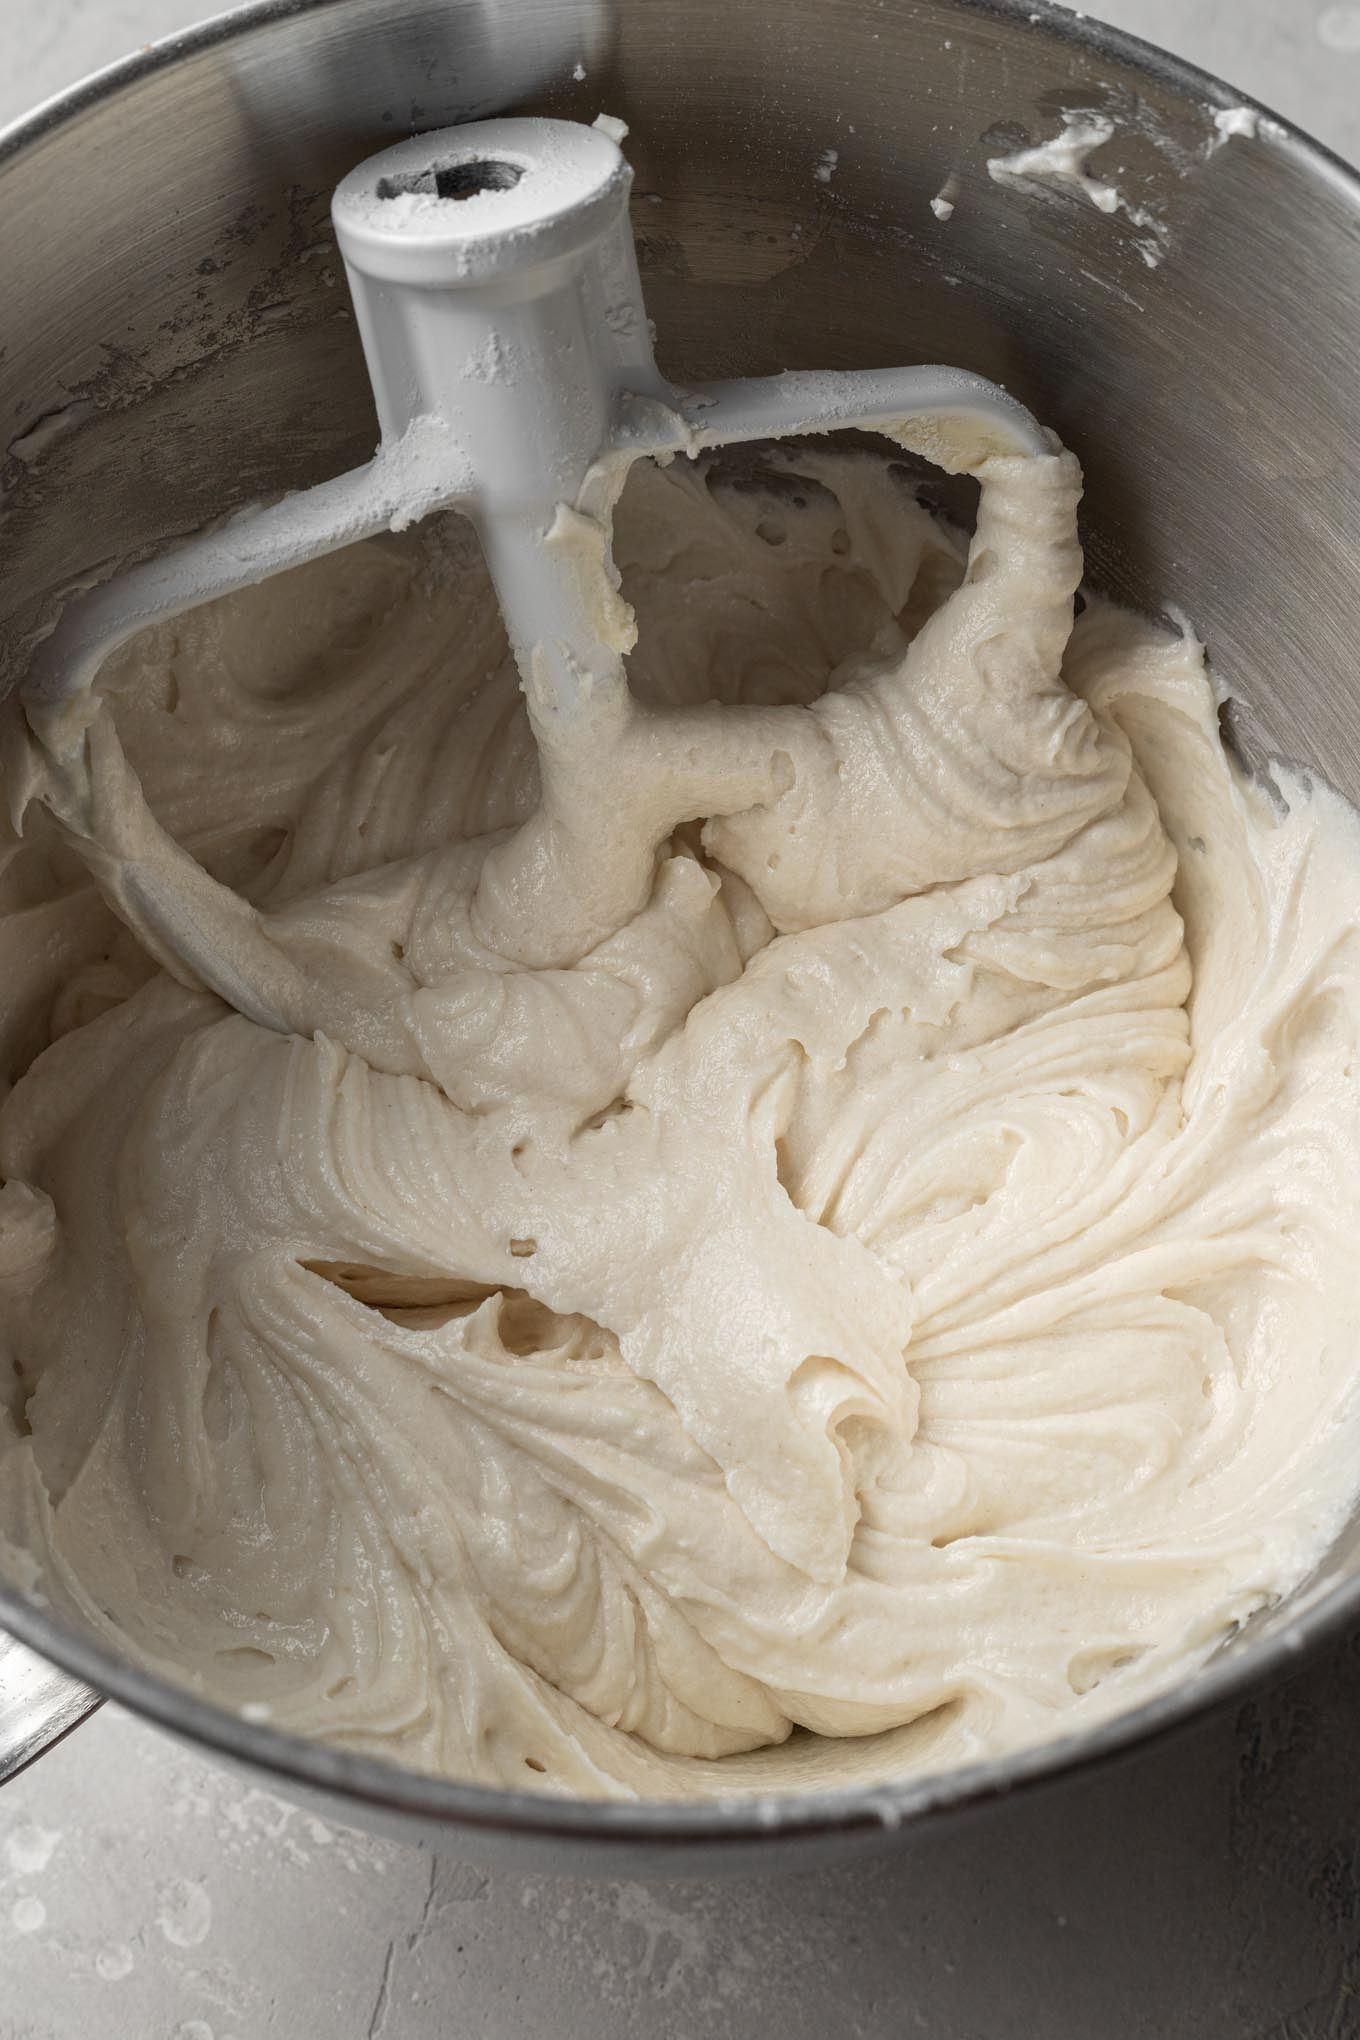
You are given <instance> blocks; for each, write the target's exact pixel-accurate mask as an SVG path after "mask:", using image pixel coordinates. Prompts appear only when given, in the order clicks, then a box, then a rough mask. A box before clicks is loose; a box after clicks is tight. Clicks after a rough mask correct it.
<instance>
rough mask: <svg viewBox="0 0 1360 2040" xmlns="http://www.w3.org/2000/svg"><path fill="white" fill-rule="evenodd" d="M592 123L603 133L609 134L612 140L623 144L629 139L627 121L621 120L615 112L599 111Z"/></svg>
mask: <svg viewBox="0 0 1360 2040" xmlns="http://www.w3.org/2000/svg"><path fill="white" fill-rule="evenodd" d="M590 125H591V126H592V127H594V128H598V129H599V130H600V133H601V134H602V135H608V137H609V139H610V141H611V142H617V143H619V144H620V145H622V143H624V142H625V141H626V140H627V139H628V123H627V121H626V120H619V119H618V117H617V116H616V115H615V114H612V113H597V114H596V116H595V118H594V120H593V121H592V122H591V123H590Z"/></svg>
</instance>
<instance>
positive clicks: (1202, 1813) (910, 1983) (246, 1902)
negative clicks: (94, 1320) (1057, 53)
mask: <svg viewBox="0 0 1360 2040" xmlns="http://www.w3.org/2000/svg"><path fill="white" fill-rule="evenodd" d="M657 4H658V5H660V4H664V0H657ZM205 11H206V10H205V9H204V8H203V7H202V6H201V5H200V4H197V0H45V4H38V0H0V119H5V118H8V117H10V116H11V115H13V114H15V113H18V112H21V111H22V110H23V109H24V108H25V107H26V106H27V105H30V104H32V103H33V102H35V101H36V100H38V99H39V98H42V97H44V96H46V94H48V93H49V92H52V91H55V90H57V89H59V88H60V87H61V86H62V85H64V84H66V83H68V82H70V81H71V80H72V79H73V78H75V77H76V76H78V75H79V74H80V73H82V72H83V71H86V70H88V69H90V68H92V67H93V66H95V65H97V64H101V63H104V62H107V61H109V60H110V59H112V58H114V57H116V56H118V55H120V54H122V53H123V52H124V51H126V50H127V49H129V48H132V47H135V46H136V45H137V44H139V43H142V42H145V41H147V40H149V39H151V38H152V37H153V36H156V35H160V34H164V33H167V32H168V31H170V30H172V29H174V28H176V27H180V26H182V25H184V24H185V23H187V22H189V21H191V20H194V19H197V18H198V17H199V16H200V15H201V14H202V13H204V12H205ZM1103 11H1104V13H1105V14H1106V16H1107V18H1110V19H1114V20H1117V21H1118V22H1119V23H1120V25H1121V26H1124V27H1127V28H1130V29H1132V30H1134V31H1135V32H1137V33H1139V34H1142V35H1145V36H1147V37H1149V38H1150V39H1153V40H1157V41H1161V42H1163V43H1167V44H1170V45H1172V46H1174V47H1176V48H1178V49H1180V50H1181V51H1183V52H1184V54H1186V55H1187V56H1190V57H1192V58H1194V59H1195V60H1196V61H1198V62H1200V63H1203V64H1205V65H1207V66H1209V67H1211V68H1213V69H1216V70H1218V71H1220V72H1221V73H1222V74H1223V75H1225V76H1226V77H1228V78H1230V79H1231V80H1233V81H1234V82H1235V83H1237V84H1239V85H1240V86H1241V87H1242V88H1243V89H1244V90H1246V91H1248V92H1250V93H1252V94H1254V95H1256V96H1258V97H1260V98H1262V99H1264V100H1266V101H1267V102H1268V103H1270V104H1273V105H1274V106H1276V107H1277V108H1278V109H1279V110H1280V111H1281V112H1284V113H1287V114H1289V115H1291V116H1292V117H1293V118H1295V119H1297V120H1299V121H1301V122H1302V123H1303V124H1304V125H1306V126H1309V127H1311V128H1312V129H1313V130H1314V132H1315V133H1318V134H1319V135H1321V136H1322V137H1323V138H1324V139H1325V140H1327V141H1329V142H1331V143H1332V145H1333V146H1334V147H1336V148H1338V149H1341V150H1343V151H1344V152H1348V153H1350V154H1351V155H1352V156H1360V5H1335V4H1316V0H1105V6H1104V8H1103ZM1357 351H1358V353H1360V335H1358V336H1357ZM1358 1741H1360V1642H1355V1643H1352V1644H1349V1645H1347V1646H1345V1647H1343V1648H1340V1649H1338V1650H1336V1651H1333V1652H1332V1653H1331V1654H1329V1655H1328V1656H1327V1657H1325V1658H1323V1659H1320V1660H1319V1661H1318V1662H1316V1663H1315V1664H1313V1665H1312V1666H1311V1667H1309V1668H1308V1669H1307V1670H1305V1671H1304V1672H1303V1673H1302V1674H1300V1675H1299V1676H1297V1677H1296V1678H1295V1679H1293V1680H1292V1681H1291V1682H1290V1683H1289V1684H1287V1685H1285V1686H1282V1687H1280V1688H1278V1689H1277V1690H1275V1691H1274V1692H1272V1693H1270V1694H1267V1695H1265V1696H1263V1697H1262V1698H1261V1699H1259V1700H1258V1701H1256V1702H1254V1703H1253V1704H1251V1705H1250V1706H1247V1707H1245V1708H1243V1709H1242V1710H1241V1711H1240V1712H1239V1713H1238V1714H1237V1715H1236V1717H1235V1718H1231V1719H1222V1720H1219V1721H1216V1722H1214V1723H1211V1724H1208V1725H1205V1726H1203V1727H1200V1728H1198V1729H1195V1730H1193V1731H1190V1732H1188V1733H1187V1734H1185V1735H1183V1736H1182V1737H1180V1738H1179V1739H1178V1740H1177V1741H1175V1742H1173V1743H1171V1744H1169V1745H1166V1746H1164V1747H1162V1748H1160V1749H1157V1750H1153V1751H1150V1752H1145V1753H1144V1754H1143V1755H1141V1756H1139V1757H1136V1758H1133V1759H1130V1760H1128V1761H1127V1762H1125V1763H1124V1764H1122V1765H1120V1766H1119V1767H1118V1768H1117V1769H1115V1770H1113V1771H1110V1772H1107V1773H1103V1774H1101V1775H1099V1776H1097V1777H1093V1778H1090V1779H1087V1780H1084V1781H1082V1782H1081V1783H1079V1784H1076V1785H1072V1786H1068V1787H1065V1788H1063V1789H1061V1790H1059V1791H1056V1792H1052V1793H1046V1794H1043V1795H1041V1796H1039V1797H1037V1798H1033V1799H1029V1800H1025V1801H1022V1802H1019V1803H1017V1804H1015V1805H1013V1806H1010V1807H1007V1808H1003V1809H1000V1810H999V1811H994V1812H992V1813H990V1814H988V1815H987V1816H985V1817H984V1818H980V1819H977V1820H974V1821H973V1822H971V1823H969V1824H967V1825H965V1826H962V1827H960V1828H958V1829H957V1830H955V1831H949V1832H943V1833H940V1834H938V1835H931V1836H926V1837H925V1838H923V1839H921V1840H919V1841H918V1842H917V1843H916V1844H915V1845H914V1846H913V1847H912V1848H911V1849H910V1850H909V1851H905V1852H901V1853H898V1854H895V1855H889V1856H883V1857H880V1858H876V1859H873V1860H872V1861H870V1862H867V1863H866V1864H864V1865H863V1866H860V1867H857V1868H853V1869H848V1870H843V1871H837V1872H834V1873H826V1874H818V1875H804V1876H797V1877H784V1878H778V1879H768V1880H741V1881H734V1882H731V1883H725V1884H716V1885H670V1886H651V1887H647V1888H643V1887H641V1886H636V1885H623V1884H578V1883H567V1882H564V1881H562V1880H555V1879H549V1878H536V1877H524V1878H517V1877H511V1876H507V1875H504V1874H500V1875H496V1876H488V1875H486V1874H485V1873H483V1872H481V1871H477V1870H474V1869H471V1868H470V1867H468V1866H467V1865H465V1864H461V1863H457V1862H454V1861H451V1860H440V1859H432V1858H430V1857H428V1856H425V1855H421V1854H419V1853H418V1852H416V1851H413V1850H407V1849H403V1848H399V1847H397V1846H395V1845H392V1844H389V1843H385V1842H379V1841H375V1840H373V1839H371V1838H369V1837H366V1836H363V1835H359V1834H355V1833H352V1832H350V1831H348V1830H346V1829H342V1828H338V1827H335V1826H331V1825H328V1824H325V1823H322V1822H320V1821H318V1820H316V1819H314V1818H313V1817H312V1816H311V1815H309V1814H306V1813H303V1812H300V1811H298V1810H297V1809H295V1808H292V1807H290V1806H288V1805H287V1804H285V1803H284V1802H283V1801H281V1800H277V1799H275V1798H273V1797H272V1796H271V1795H270V1794H268V1793H265V1792H262V1791H260V1790H258V1789H256V1788H253V1787H252V1786H251V1785H250V1784H249V1783H248V1781H246V1780H244V1779H242V1778H240V1777H237V1776H236V1775H235V1774H232V1773H228V1772H224V1771H221V1770H219V1769H217V1768H215V1767H213V1766H211V1765H209V1764H206V1763H204V1762H202V1761H201V1760H200V1759H199V1758H198V1757H196V1756H195V1755H193V1754H192V1753H191V1752H189V1751H187V1750H185V1749H183V1748H181V1747H180V1746H179V1745H177V1744H176V1743H174V1742H172V1741H170V1740H168V1739H167V1738H165V1737H163V1736H160V1735H158V1734H156V1733H154V1732H153V1731H152V1730H150V1729H148V1728H145V1727H143V1726H142V1725H141V1724H140V1723H138V1722H135V1721H133V1720H131V1719H129V1717H128V1716H126V1715H125V1714H122V1713H121V1712H120V1711H119V1710H117V1709H115V1708H111V1707H110V1708H105V1709H104V1711H103V1712H102V1714H100V1715H98V1716H96V1718H95V1719H94V1721H93V1722H92V1723H90V1724H89V1725H88V1726H87V1727H86V1728H84V1729H83V1730H81V1731H80V1733H79V1734H77V1735H76V1736H74V1737H73V1738H72V1739H71V1740H70V1741H68V1742H67V1743H65V1744H64V1745H62V1747H61V1748H60V1749H58V1750H57V1751H55V1752H54V1753H53V1754H51V1755H50V1756H49V1757H47V1758H45V1759H44V1760H43V1761H42V1763H40V1764H39V1765H37V1766H35V1767H34V1768H33V1769H32V1770H31V1771H29V1772H28V1773H27V1774H26V1775H25V1776H24V1777H23V1778H21V1779H20V1780H19V1781H18V1782H17V1783H15V1784H14V1785H12V1786H10V1787H8V1788H7V1789H6V1790H5V1791H4V1793H3V1795H0V2040H73V2036H76V2035H81V2036H85V2035H91V2036H95V2040H160V2036H164V2040H259V2036H266V2035H279V2036H284V2040H436V2036H438V2040H538V2036H544V2040H635V2036H636V2040H766V2036H774V2035H779V2036H780V2040H899V2036H901V2040H907V2036H911V2035H916V2034H925V2035H928V2036H934V2040H1353V2036H1360V1754H1358V1753H1357V1742H1358Z"/></svg>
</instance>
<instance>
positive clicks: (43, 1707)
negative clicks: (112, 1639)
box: [0, 1631, 104, 1785]
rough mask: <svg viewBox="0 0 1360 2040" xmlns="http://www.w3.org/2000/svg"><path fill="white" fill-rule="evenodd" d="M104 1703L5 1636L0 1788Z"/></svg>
mask: <svg viewBox="0 0 1360 2040" xmlns="http://www.w3.org/2000/svg"><path fill="white" fill-rule="evenodd" d="M103 1697H104V1696H103V1694H102V1693H96V1692H95V1690H94V1688H93V1687H92V1686H86V1685H84V1684H83V1683H82V1681H81V1680H79V1679H73V1678H72V1677H71V1675H70V1673H69V1672H61V1671H58V1670H57V1667H56V1666H55V1665H49V1664H48V1662H47V1660H46V1659H45V1658H40V1657H35V1656H34V1654H33V1652H32V1651H31V1650H28V1649H26V1648H25V1646H24V1645H23V1644H22V1643H16V1642H15V1641H14V1639H13V1637H11V1636H6V1635H5V1634H4V1633H3V1631H0V1785H3V1784H4V1783H5V1782H6V1780H7V1779H10V1778H15V1777H17V1776H18V1774H19V1772H20V1771H22V1770H24V1769H25V1768H26V1767H27V1766H28V1765H29V1764H31V1763H32V1762H33V1759H34V1758H35V1757H40V1756H41V1755H42V1753H43V1751H44V1750H46V1749H50V1748H51V1746H52V1744H53V1743H55V1742H60V1741H61V1738H62V1737H63V1736H64V1735H69V1734H70V1732H71V1730H72V1729H73V1728H77V1727H78V1726H79V1725H80V1723H81V1722H82V1721H83V1720H84V1719H85V1717H86V1715H87V1714H92V1713H93V1712H94V1710H95V1708H96V1707H98V1706H99V1704H100V1702H101V1701H102V1699H103Z"/></svg>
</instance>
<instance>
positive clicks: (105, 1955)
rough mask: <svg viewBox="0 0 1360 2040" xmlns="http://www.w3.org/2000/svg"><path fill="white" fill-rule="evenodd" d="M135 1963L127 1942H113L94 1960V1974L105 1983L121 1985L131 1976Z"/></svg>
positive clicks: (100, 1951) (101, 1950) (102, 1949)
mask: <svg viewBox="0 0 1360 2040" xmlns="http://www.w3.org/2000/svg"><path fill="white" fill-rule="evenodd" d="M134 1967H135V1962H134V1958H133V1953H132V1950H131V1948H129V1946H128V1944H127V1942H126V1941H111V1942H110V1943H109V1945H108V1947H107V1948H101V1949H100V1950H99V1953H98V1954H97V1955H96V1956H95V1958H94V1973H95V1975H96V1976H97V1977H99V1978H100V1980H101V1981H102V1982H104V1983H121V1982H122V1981H123V1978H124V1977H125V1976H131V1974H132V1971H133V1968H134Z"/></svg>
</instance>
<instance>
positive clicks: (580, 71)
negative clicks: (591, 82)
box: [571, 64, 586, 85]
mask: <svg viewBox="0 0 1360 2040" xmlns="http://www.w3.org/2000/svg"><path fill="white" fill-rule="evenodd" d="M571 75H572V77H573V78H574V79H575V80H576V82H577V84H578V85H580V84H582V83H583V82H584V80H585V75H586V67H585V65H584V64H577V66H576V68H575V70H574V71H573V72H572V74H571Z"/></svg>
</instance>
